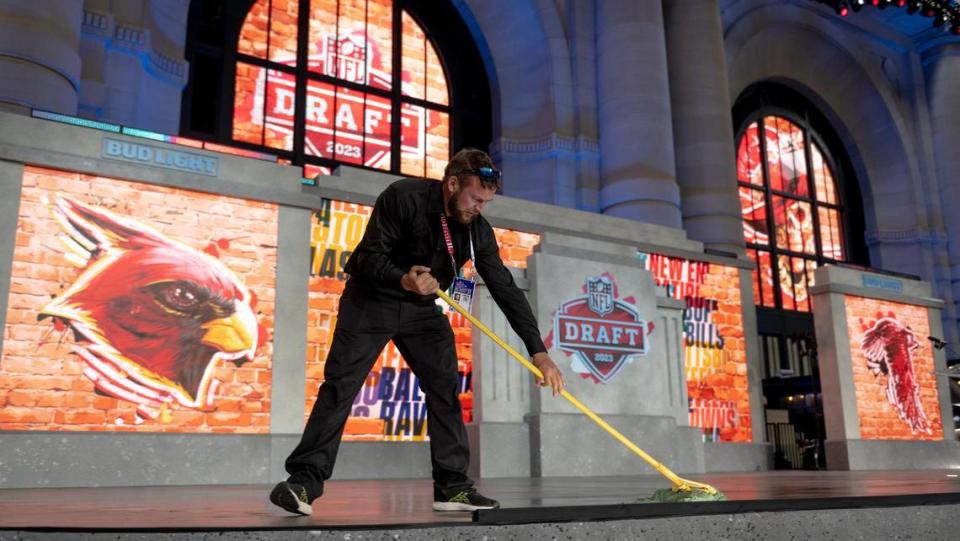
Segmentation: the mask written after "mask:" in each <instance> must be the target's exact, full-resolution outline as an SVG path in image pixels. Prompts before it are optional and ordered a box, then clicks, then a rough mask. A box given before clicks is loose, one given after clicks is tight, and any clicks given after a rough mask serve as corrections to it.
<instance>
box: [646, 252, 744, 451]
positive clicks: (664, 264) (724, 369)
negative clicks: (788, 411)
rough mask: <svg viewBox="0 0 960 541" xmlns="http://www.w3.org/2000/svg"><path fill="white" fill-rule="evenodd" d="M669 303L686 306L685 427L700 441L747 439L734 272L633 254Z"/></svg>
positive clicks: (740, 326)
mask: <svg viewBox="0 0 960 541" xmlns="http://www.w3.org/2000/svg"><path fill="white" fill-rule="evenodd" d="M638 256H639V258H640V260H641V261H642V262H643V264H644V268H645V269H646V270H648V271H650V272H651V273H652V274H653V279H654V282H655V283H656V284H657V285H658V286H665V287H666V288H667V293H668V295H669V296H670V297H672V298H674V299H678V300H682V301H684V302H685V303H686V309H685V310H684V312H683V356H684V367H685V369H686V380H687V396H688V399H689V402H690V426H694V427H699V428H701V429H702V431H703V436H704V440H705V441H716V442H746V441H751V439H752V430H751V425H750V392H749V381H748V379H747V355H746V349H745V344H744V339H743V313H742V306H741V301H740V287H739V286H740V270H739V269H737V268H735V267H728V266H724V265H717V264H714V263H707V262H703V261H693V260H689V259H683V258H678V257H669V256H665V255H660V254H647V253H642V252H641V253H639V254H638Z"/></svg>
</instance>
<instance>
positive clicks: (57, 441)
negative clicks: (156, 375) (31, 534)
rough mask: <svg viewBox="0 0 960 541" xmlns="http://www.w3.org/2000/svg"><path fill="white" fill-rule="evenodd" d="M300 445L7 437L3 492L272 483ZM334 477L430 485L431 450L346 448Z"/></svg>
mask: <svg viewBox="0 0 960 541" xmlns="http://www.w3.org/2000/svg"><path fill="white" fill-rule="evenodd" d="M299 439H300V436H299V434H296V435H292V434H291V435H274V436H270V435H233V434H136V433H112V432H101V433H90V432H3V433H2V434H0V449H3V451H2V455H0V488H36V487H101V486H142V485H236V484H248V483H272V482H276V481H278V480H280V479H283V478H285V477H286V473H284V472H283V461H284V459H285V458H286V456H287V454H288V453H289V452H290V450H292V449H293V447H294V446H295V445H296V444H297V442H298V441H299ZM371 464H375V465H376V467H375V468H371ZM238 466H240V467H238ZM334 476H335V477H336V478H337V479H389V478H393V479H398V478H429V477H430V453H429V444H428V443H423V442H344V443H343V444H341V445H340V453H339V455H338V460H337V467H336V469H335V471H334Z"/></svg>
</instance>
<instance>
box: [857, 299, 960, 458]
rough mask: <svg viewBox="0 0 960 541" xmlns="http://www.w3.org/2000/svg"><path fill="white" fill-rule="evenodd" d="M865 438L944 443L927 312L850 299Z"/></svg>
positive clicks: (861, 423) (867, 300) (922, 309)
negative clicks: (942, 441)
mask: <svg viewBox="0 0 960 541" xmlns="http://www.w3.org/2000/svg"><path fill="white" fill-rule="evenodd" d="M846 306H847V332H848V334H849V337H850V360H851V362H852V364H853V382H854V386H855V387H856V393H857V412H858V414H859V417H860V437H861V438H863V439H865V440H942V439H943V426H942V423H941V420H940V398H939V395H938V393H937V381H936V376H935V375H934V374H933V369H934V365H933V349H932V348H931V346H930V342H929V341H927V339H926V338H927V336H929V335H930V324H929V321H928V319H927V309H926V308H924V307H922V306H913V305H909V304H901V303H896V302H890V301H881V300H878V299H867V298H864V297H853V296H847V297H846Z"/></svg>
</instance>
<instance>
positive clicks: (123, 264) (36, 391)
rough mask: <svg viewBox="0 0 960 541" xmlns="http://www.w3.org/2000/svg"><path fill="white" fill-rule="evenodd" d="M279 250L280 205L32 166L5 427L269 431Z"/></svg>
mask: <svg viewBox="0 0 960 541" xmlns="http://www.w3.org/2000/svg"><path fill="white" fill-rule="evenodd" d="M235 216H243V217H244V219H243V220H242V221H236V220H233V219H232V218H233V217H235ZM276 242H277V206H276V205H273V204H269V203H260V202H254V201H247V200H243V199H237V198H231V197H224V196H217V195H209V194H204V193H198V192H191V191H187V190H181V189H174V188H166V187H160V186H153V185H148V184H141V183H136V182H126V181H118V180H114V179H110V178H105V177H100V176H94V175H86V174H79V173H72V172H64V171H57V170H51V169H41V168H36V167H29V166H28V167H26V168H25V172H24V176H23V188H22V192H21V201H20V214H19V220H18V224H17V236H16V244H15V249H14V256H13V267H12V278H11V287H10V294H9V304H8V310H7V314H6V328H5V329H4V336H5V338H4V342H3V357H2V360H0V396H2V397H3V407H2V408H0V429H3V430H71V431H145V432H227V433H260V434H264V433H268V432H269V430H270V401H271V394H270V380H271V368H270V366H271V363H270V359H271V356H272V351H273V346H272V339H271V334H272V328H273V318H274V304H273V298H274V281H275V275H276Z"/></svg>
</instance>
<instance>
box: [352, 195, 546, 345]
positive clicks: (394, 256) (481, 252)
mask: <svg viewBox="0 0 960 541" xmlns="http://www.w3.org/2000/svg"><path fill="white" fill-rule="evenodd" d="M442 212H443V194H442V184H441V183H439V182H436V181H428V180H417V179H401V180H398V181H396V182H394V183H393V184H391V185H390V186H388V187H387V189H386V190H384V191H383V193H381V194H380V197H378V198H377V202H376V204H375V205H374V207H373V213H372V214H371V215H370V222H369V223H368V224H367V230H366V232H364V234H363V239H361V240H360V243H359V244H358V245H357V247H356V249H355V250H354V252H353V254H351V255H350V259H348V260H347V264H346V266H345V267H344V271H345V272H346V273H348V274H349V275H350V279H351V280H357V281H358V283H357V284H355V285H357V286H362V287H361V288H362V289H363V290H365V291H367V292H368V293H370V294H373V295H377V296H382V297H390V298H395V299H400V300H407V301H413V302H433V301H434V300H435V299H436V295H428V296H420V295H417V294H416V293H413V292H410V291H406V290H404V289H403V288H402V287H400V278H401V277H402V276H403V275H404V274H406V272H407V271H408V270H410V267H412V266H413V265H423V266H426V267H430V274H432V275H433V276H434V277H435V278H436V279H437V281H438V282H440V289H442V290H444V291H446V290H447V288H449V287H450V283H451V282H453V278H454V276H455V274H456V271H455V270H454V269H453V267H452V265H451V262H450V255H449V253H448V252H447V246H446V243H445V242H444V238H443V230H442V228H441V226H440V214H441V213H442ZM447 223H448V225H449V227H450V236H451V237H452V240H453V247H454V250H453V251H454V257H455V259H456V262H457V271H458V270H459V269H460V267H462V266H463V264H464V263H466V262H467V261H468V260H469V259H470V238H469V237H468V235H472V236H473V249H474V253H475V255H476V261H474V265H475V266H476V268H477V272H479V273H480V276H481V277H482V278H483V281H484V283H485V284H486V285H487V288H488V289H489V290H490V294H491V295H492V296H493V299H494V301H496V303H497V306H499V307H500V309H501V310H503V313H504V315H506V316H507V321H509V322H510V326H511V327H513V330H514V331H515V332H516V333H517V334H518V335H519V336H520V338H521V339H522V340H523V343H524V345H525V346H526V348H527V352H528V353H529V354H530V355H533V354H534V353H540V352H544V351H546V350H547V349H546V348H545V347H544V345H543V340H541V338H540V331H539V329H538V328H537V321H536V318H534V316H533V312H532V311H531V310H530V304H529V303H528V302H527V298H526V297H525V296H524V294H523V292H522V291H521V290H520V289H519V288H518V287H517V284H516V283H515V282H514V280H513V275H511V274H510V271H509V270H507V268H506V267H505V266H504V265H503V261H502V260H501V259H500V250H499V247H498V246H497V239H496V237H495V236H494V234H493V227H491V226H490V222H488V221H487V220H486V219H484V217H483V216H478V217H477V218H476V219H475V220H474V221H473V222H472V223H471V224H470V225H462V224H460V223H459V222H458V221H456V220H448V221H447Z"/></svg>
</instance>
